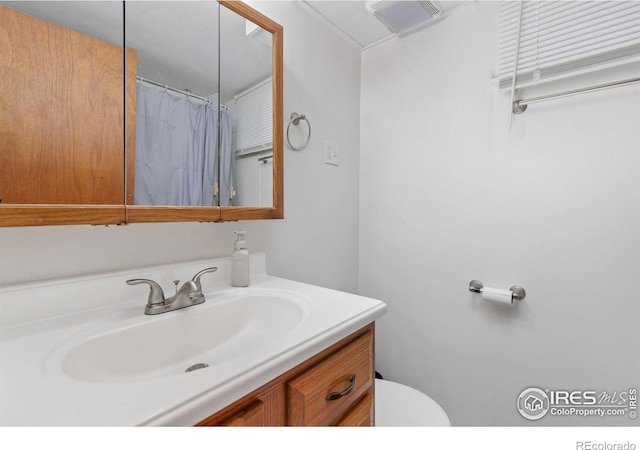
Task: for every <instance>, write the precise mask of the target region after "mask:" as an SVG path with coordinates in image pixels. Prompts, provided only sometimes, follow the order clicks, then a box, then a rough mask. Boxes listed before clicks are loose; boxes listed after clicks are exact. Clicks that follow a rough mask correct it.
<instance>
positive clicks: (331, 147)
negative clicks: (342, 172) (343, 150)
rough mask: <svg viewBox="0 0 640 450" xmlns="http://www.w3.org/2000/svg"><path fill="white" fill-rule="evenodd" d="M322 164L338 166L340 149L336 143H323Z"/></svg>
mask: <svg viewBox="0 0 640 450" xmlns="http://www.w3.org/2000/svg"><path fill="white" fill-rule="evenodd" d="M324 163H325V164H331V165H332V166H339V165H340V148H339V146H338V143H337V142H333V141H326V140H325V141H324Z"/></svg>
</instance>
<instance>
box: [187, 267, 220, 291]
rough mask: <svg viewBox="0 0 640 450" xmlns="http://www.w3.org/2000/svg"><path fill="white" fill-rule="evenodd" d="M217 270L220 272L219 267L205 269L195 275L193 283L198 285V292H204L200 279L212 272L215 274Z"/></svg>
mask: <svg viewBox="0 0 640 450" xmlns="http://www.w3.org/2000/svg"><path fill="white" fill-rule="evenodd" d="M216 270H218V268H217V267H209V268H208V269H203V270H201V271H200V272H198V273H197V274H195V275H194V276H193V279H192V281H193V282H194V283H196V286H197V287H198V290H199V291H201V290H202V285H200V277H201V276H202V275H204V274H205V273H212V272H215V271H216Z"/></svg>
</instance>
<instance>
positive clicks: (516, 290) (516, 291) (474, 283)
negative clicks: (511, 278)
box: [469, 280, 527, 300]
mask: <svg viewBox="0 0 640 450" xmlns="http://www.w3.org/2000/svg"><path fill="white" fill-rule="evenodd" d="M483 289H484V285H483V284H482V281H479V280H471V281H469V290H470V291H471V292H475V293H477V294H482V292H483ZM509 290H510V291H511V298H512V299H513V300H524V298H525V297H526V296H527V292H526V291H525V290H524V288H523V287H522V286H518V285H515V286H511V287H510V288H509Z"/></svg>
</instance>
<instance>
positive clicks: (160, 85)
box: [136, 75, 227, 109]
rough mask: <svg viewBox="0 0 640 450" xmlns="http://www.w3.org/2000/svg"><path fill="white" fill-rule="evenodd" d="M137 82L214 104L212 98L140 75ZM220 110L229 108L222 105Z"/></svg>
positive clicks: (137, 76)
mask: <svg viewBox="0 0 640 450" xmlns="http://www.w3.org/2000/svg"><path fill="white" fill-rule="evenodd" d="M136 80H138V81H142V82H144V83H149V84H153V85H154V86H158V87H161V88H164V89H166V90H168V91H172V92H177V93H178V94H182V95H186V96H187V97H193V98H195V99H198V100H202V101H203V102H207V103H213V101H212V100H211V99H210V98H207V97H202V96H200V95H196V94H193V93H191V92H190V91H181V90H180V89H176V88H172V87H171V86H167V85H166V84H162V83H159V82H157V81H153V80H150V79H148V78H144V77H141V76H140V75H136ZM220 108H221V109H227V106H226V105H222V104H221V105H220Z"/></svg>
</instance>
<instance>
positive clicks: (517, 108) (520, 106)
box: [512, 77, 640, 114]
mask: <svg viewBox="0 0 640 450" xmlns="http://www.w3.org/2000/svg"><path fill="white" fill-rule="evenodd" d="M635 83H640V77H639V78H631V79H628V80H623V81H616V82H613V83H606V84H599V85H597V86H591V87H586V88H582V89H574V90H572V91H565V92H559V93H557V94H549V95H543V96H541V97H533V98H528V99H522V100H514V102H513V104H512V111H513V114H522V113H523V112H525V111H526V109H527V105H531V104H532V103H539V102H544V101H546V100H555V99H557V98H563V97H571V96H573V95H578V94H584V93H587V92H596V91H603V90H605V89H609V88H614V87H620V86H628V85H630V84H635Z"/></svg>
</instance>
